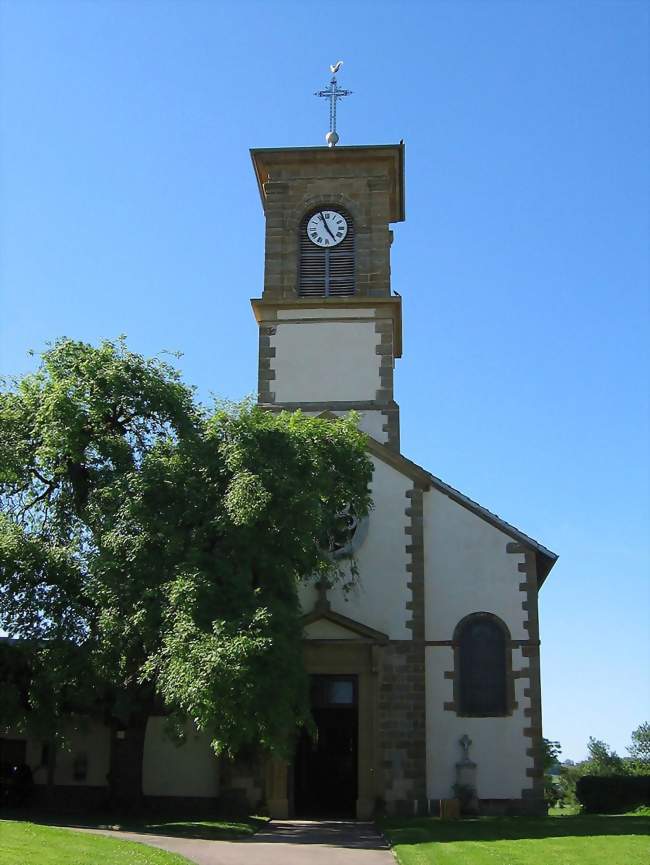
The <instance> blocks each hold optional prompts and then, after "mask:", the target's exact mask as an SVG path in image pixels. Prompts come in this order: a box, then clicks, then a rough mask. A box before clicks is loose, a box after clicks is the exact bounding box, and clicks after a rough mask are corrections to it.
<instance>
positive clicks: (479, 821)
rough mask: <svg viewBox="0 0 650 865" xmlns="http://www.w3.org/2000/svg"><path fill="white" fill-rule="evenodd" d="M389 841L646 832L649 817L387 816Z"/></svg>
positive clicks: (383, 825) (385, 827)
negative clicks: (412, 817)
mask: <svg viewBox="0 0 650 865" xmlns="http://www.w3.org/2000/svg"><path fill="white" fill-rule="evenodd" d="M380 826H381V828H382V829H383V830H384V831H385V832H386V835H387V836H388V837H389V839H390V841H391V843H392V844H393V845H395V844H422V843H426V842H431V841H436V842H438V843H440V844H444V843H448V842H452V841H508V840H511V841H514V840H521V839H525V838H569V837H580V836H582V837H586V836H598V835H650V817H648V816H643V815H640V816H639V815H636V814H627V815H619V814H617V815H607V814H576V815H573V816H568V817H478V818H476V819H465V820H457V821H442V820H439V819H437V818H432V817H429V818H421V819H409V820H400V819H391V818H386V819H384V820H382V821H381V823H380Z"/></svg>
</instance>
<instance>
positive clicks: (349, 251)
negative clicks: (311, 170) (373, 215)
mask: <svg viewBox="0 0 650 865" xmlns="http://www.w3.org/2000/svg"><path fill="white" fill-rule="evenodd" d="M319 228H320V229H321V230H318V229H319ZM337 229H338V230H337ZM299 232H300V236H299V245H298V247H299V265H298V295H299V296H300V297H348V296H350V295H352V294H354V223H353V222H352V217H351V216H350V214H349V213H348V212H347V211H345V210H343V209H342V208H341V207H339V206H338V205H331V206H330V205H323V206H322V207H319V208H315V209H313V210H310V211H308V212H307V213H306V214H305V216H304V217H303V219H302V221H301V223H300V228H299Z"/></svg>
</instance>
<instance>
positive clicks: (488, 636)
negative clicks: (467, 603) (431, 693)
mask: <svg viewBox="0 0 650 865" xmlns="http://www.w3.org/2000/svg"><path fill="white" fill-rule="evenodd" d="M458 648H459V661H460V670H459V671H458V673H459V678H460V689H459V690H460V706H459V709H460V714H461V715H476V716H482V717H494V716H499V715H506V714H507V711H508V706H507V699H508V698H507V682H506V673H507V670H506V636H505V633H504V630H503V628H501V627H500V626H499V625H498V624H497V622H496V621H494V620H493V619H488V618H486V617H485V616H481V615H477V616H476V617H472V618H470V619H469V620H468V621H466V622H465V623H464V624H463V626H462V629H461V631H460V634H459V635H458Z"/></svg>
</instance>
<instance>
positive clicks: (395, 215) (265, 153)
mask: <svg viewBox="0 0 650 865" xmlns="http://www.w3.org/2000/svg"><path fill="white" fill-rule="evenodd" d="M250 153H251V159H252V160H253V168H254V169H255V176H256V178H257V186H258V188H259V191H260V198H261V199H262V207H263V208H264V210H266V192H265V189H264V185H265V184H266V183H267V181H269V180H273V181H276V180H285V179H287V177H288V176H291V174H290V173H291V171H292V169H293V170H295V169H303V170H304V169H305V168H306V167H307V166H315V165H322V164H323V163H325V162H327V163H331V162H332V161H334V162H335V163H336V164H337V165H338V166H340V167H341V170H344V169H345V168H346V166H350V167H354V168H355V169H356V170H357V171H358V169H359V165H360V164H362V163H365V164H366V165H367V167H368V171H369V174H370V176H372V175H374V174H379V175H383V176H386V177H387V178H388V185H389V201H390V222H403V221H404V218H405V214H404V142H403V141H400V143H399V144H371V145H357V146H351V147H331V148H328V147H263V148H254V149H251V152H250Z"/></svg>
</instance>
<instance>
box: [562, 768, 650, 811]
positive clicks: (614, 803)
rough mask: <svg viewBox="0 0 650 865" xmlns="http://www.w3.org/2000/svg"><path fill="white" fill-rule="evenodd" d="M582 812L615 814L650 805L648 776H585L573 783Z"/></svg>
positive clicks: (649, 779)
mask: <svg viewBox="0 0 650 865" xmlns="http://www.w3.org/2000/svg"><path fill="white" fill-rule="evenodd" d="M576 798H577V800H578V802H580V804H581V805H582V807H583V808H584V810H585V811H590V812H591V813H596V814H612V813H613V814H616V813H622V812H624V811H630V810H631V809H633V808H636V807H638V806H639V805H650V775H585V776H583V777H582V778H579V779H578V782H577V784H576Z"/></svg>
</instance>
